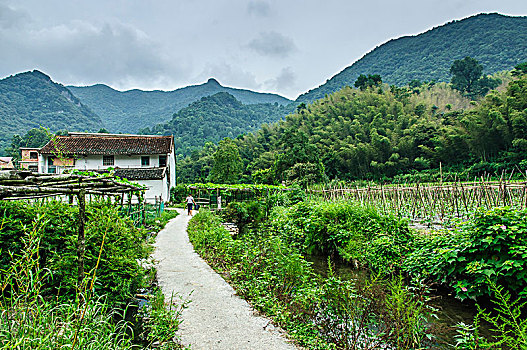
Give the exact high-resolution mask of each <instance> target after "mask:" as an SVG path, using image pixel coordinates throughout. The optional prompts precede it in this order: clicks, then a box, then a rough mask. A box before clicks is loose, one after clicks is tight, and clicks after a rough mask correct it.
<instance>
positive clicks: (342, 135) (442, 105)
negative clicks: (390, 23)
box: [178, 75, 527, 187]
mask: <svg viewBox="0 0 527 350" xmlns="http://www.w3.org/2000/svg"><path fill="white" fill-rule="evenodd" d="M526 94H527V76H526V75H523V76H520V77H518V78H514V79H513V80H511V81H510V82H509V84H508V85H507V86H506V87H503V88H502V89H501V91H493V92H491V93H489V94H488V95H487V96H486V97H485V98H484V99H482V100H480V101H478V102H474V105H470V103H469V100H468V99H467V98H465V97H463V96H461V95H460V93H459V92H456V91H455V90H453V89H452V88H451V87H449V86H447V85H446V84H434V85H430V84H424V85H421V86H420V87H419V91H418V92H415V91H413V90H412V89H411V88H410V87H404V88H398V87H394V86H392V87H391V88H390V89H389V91H388V90H387V89H385V91H382V92H381V91H377V90H376V89H366V90H364V91H362V90H356V89H352V88H349V87H347V88H344V89H342V90H341V91H339V92H337V93H335V94H333V95H330V96H327V97H325V98H323V99H321V100H319V101H317V102H315V103H313V104H312V105H309V106H307V107H306V108H302V109H300V110H298V111H297V112H296V113H295V114H292V115H289V116H287V118H286V119H285V120H284V121H281V122H279V123H276V124H273V125H264V126H262V128H261V129H260V130H258V131H257V132H254V133H252V134H247V135H245V136H243V137H241V138H237V139H235V140H234V142H235V143H236V144H237V145H238V149H239V152H240V156H241V158H242V161H243V168H244V174H243V175H242V180H241V181H243V182H258V183H271V184H276V183H281V182H286V183H287V184H288V185H290V184H294V183H297V184H299V185H300V186H302V187H306V186H310V185H312V184H313V183H321V182H326V181H327V180H328V179H329V180H345V181H354V180H357V179H361V180H364V179H366V180H385V181H386V180H391V179H400V178H401V177H402V176H405V175H406V174H409V173H416V172H423V171H425V172H427V171H429V172H430V173H435V174H439V167H440V165H441V166H442V169H443V171H444V170H445V169H453V170H452V171H455V172H460V171H461V172H464V173H463V174H461V175H462V177H465V176H470V177H474V176H478V177H479V176H482V175H485V173H487V174H488V173H489V172H490V173H493V174H494V173H497V174H501V173H502V172H503V171H507V172H511V171H512V170H517V167H519V168H520V169H523V167H524V165H525V164H526V162H525V158H526V157H527V141H526V140H527V139H526V138H525V135H526V134H527V114H526V113H525V108H526V107H527V99H526V98H525V96H526ZM449 104H450V110H449V108H447V105H449ZM453 105H454V106H456V108H461V110H453V109H452V106H453ZM214 151H215V149H214V148H208V150H203V151H202V152H196V153H195V154H193V155H192V157H191V158H193V159H192V160H189V161H188V162H187V161H185V162H180V163H179V164H181V163H184V164H185V165H181V166H179V168H180V169H181V170H182V172H184V174H185V177H186V181H188V182H192V181H195V180H197V179H204V176H208V174H209V171H210V170H208V169H210V167H212V164H213V160H212V154H214ZM522 162H523V163H522ZM179 164H178V165H179ZM416 176H420V175H416ZM425 178H426V176H425V177H423V179H425Z"/></svg>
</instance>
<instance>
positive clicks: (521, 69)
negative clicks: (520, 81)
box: [511, 62, 527, 76]
mask: <svg viewBox="0 0 527 350" xmlns="http://www.w3.org/2000/svg"><path fill="white" fill-rule="evenodd" d="M511 73H512V75H514V76H521V75H524V74H527V62H523V63H520V64H518V65H516V66H515V67H514V69H513V70H512V72H511Z"/></svg>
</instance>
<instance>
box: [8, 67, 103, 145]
mask: <svg viewBox="0 0 527 350" xmlns="http://www.w3.org/2000/svg"><path fill="white" fill-rule="evenodd" d="M41 126H42V127H44V128H50V130H51V132H56V131H58V130H65V129H68V130H75V131H96V130H98V129H99V128H100V127H101V126H102V121H101V119H100V118H99V117H98V116H97V115H96V114H95V113H93V112H92V111H91V110H90V109H89V108H87V107H86V106H85V105H83V104H82V103H81V102H80V101H79V99H78V98H76V97H75V96H73V95H72V93H71V92H70V91H69V90H68V89H66V88H65V87H64V86H62V85H60V84H57V83H54V82H53V81H51V79H50V78H49V77H48V76H47V75H45V74H43V73H41V72H39V71H36V70H35V71H32V72H26V73H20V74H17V75H14V76H10V77H7V78H5V79H2V80H0V128H1V130H2V133H1V135H2V136H1V137H0V150H1V151H2V152H3V151H4V149H6V148H7V147H8V146H9V141H10V140H11V138H12V137H13V135H22V134H24V133H27V132H28V131H29V130H31V129H35V128H39V127H41ZM12 142H14V143H15V144H16V143H17V140H13V141H12ZM31 146H32V145H31ZM19 147H24V143H21V144H20V145H19Z"/></svg>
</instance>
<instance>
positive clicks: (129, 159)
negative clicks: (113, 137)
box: [39, 154, 176, 186]
mask: <svg viewBox="0 0 527 350" xmlns="http://www.w3.org/2000/svg"><path fill="white" fill-rule="evenodd" d="M146 156H148V157H149V158H150V164H149V165H141V158H142V157H146ZM159 156H160V155H158V154H153V155H146V154H145V155H133V156H126V155H116V156H114V164H113V165H103V156H102V155H89V156H86V157H78V158H77V159H75V169H80V170H100V169H108V168H115V167H119V168H154V167H159ZM48 159H49V156H48V155H43V156H42V157H40V159H39V171H40V172H42V173H47V172H48V166H49V161H48ZM167 163H168V164H167V165H168V166H169V167H170V183H171V186H174V185H175V181H176V178H175V173H176V169H175V159H174V156H173V154H170V155H169V156H168V159H167ZM58 170H59V172H62V171H63V168H62V167H59V169H58Z"/></svg>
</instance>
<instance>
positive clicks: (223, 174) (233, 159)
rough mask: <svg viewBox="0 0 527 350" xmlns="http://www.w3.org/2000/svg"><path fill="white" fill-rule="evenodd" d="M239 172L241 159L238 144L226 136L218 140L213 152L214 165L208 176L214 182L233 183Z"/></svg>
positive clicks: (238, 176) (240, 170)
mask: <svg viewBox="0 0 527 350" xmlns="http://www.w3.org/2000/svg"><path fill="white" fill-rule="evenodd" d="M241 173H242V159H241V158H240V152H239V151H238V146H237V145H236V144H235V143H234V142H233V141H232V140H231V139H230V138H228V137H227V138H225V139H223V140H221V141H220V143H219V145H218V149H217V150H216V152H214V165H213V167H212V170H211V171H210V175H209V177H210V179H211V180H212V181H213V182H216V183H226V184H235V183H237V182H238V179H239V178H240V175H241Z"/></svg>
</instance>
